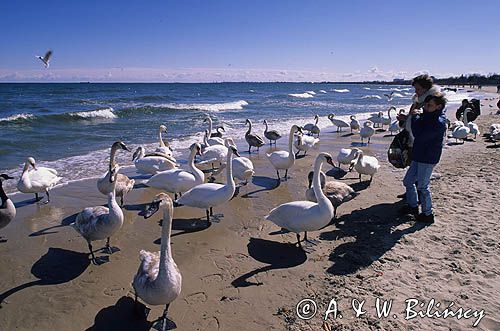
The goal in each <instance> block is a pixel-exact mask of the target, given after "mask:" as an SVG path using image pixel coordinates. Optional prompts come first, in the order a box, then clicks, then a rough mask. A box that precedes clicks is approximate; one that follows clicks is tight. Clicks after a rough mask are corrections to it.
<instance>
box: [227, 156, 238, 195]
mask: <svg viewBox="0 0 500 331" xmlns="http://www.w3.org/2000/svg"><path fill="white" fill-rule="evenodd" d="M226 164H227V172H226V175H227V176H226V177H227V178H226V180H227V181H226V183H227V185H229V187H231V188H235V186H236V184H235V183H234V179H233V152H232V150H231V149H230V148H229V150H228V151H227V162H226Z"/></svg>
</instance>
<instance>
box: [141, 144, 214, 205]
mask: <svg viewBox="0 0 500 331" xmlns="http://www.w3.org/2000/svg"><path fill="white" fill-rule="evenodd" d="M189 150H190V153H189V158H188V171H186V170H183V169H170V170H165V171H160V172H158V173H156V175H154V176H153V177H151V178H150V179H149V180H148V181H147V182H146V185H147V186H150V187H154V188H156V189H159V190H164V191H165V192H170V193H174V199H175V200H177V194H182V193H183V192H186V191H189V190H190V189H192V188H193V187H195V186H196V185H200V184H202V183H203V182H204V181H205V175H204V174H203V171H201V170H200V169H198V168H197V167H196V165H195V164H194V158H195V156H196V155H201V146H200V144H198V143H194V144H192V145H191V146H190V147H189Z"/></svg>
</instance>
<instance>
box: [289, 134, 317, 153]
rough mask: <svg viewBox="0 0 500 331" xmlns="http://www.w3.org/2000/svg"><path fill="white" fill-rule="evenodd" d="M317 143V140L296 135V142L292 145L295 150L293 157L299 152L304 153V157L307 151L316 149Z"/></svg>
mask: <svg viewBox="0 0 500 331" xmlns="http://www.w3.org/2000/svg"><path fill="white" fill-rule="evenodd" d="M318 143H319V138H314V137H311V136H305V135H303V134H298V135H297V140H296V141H295V142H294V144H293V145H294V146H295V148H296V149H297V152H296V153H295V157H297V156H298V155H299V153H300V152H304V155H306V154H307V151H309V150H310V149H311V148H317V146H318Z"/></svg>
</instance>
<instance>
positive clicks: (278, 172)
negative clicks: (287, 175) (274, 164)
mask: <svg viewBox="0 0 500 331" xmlns="http://www.w3.org/2000/svg"><path fill="white" fill-rule="evenodd" d="M276 175H278V182H279V181H280V179H281V178H280V171H279V170H276Z"/></svg>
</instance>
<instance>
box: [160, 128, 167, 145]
mask: <svg viewBox="0 0 500 331" xmlns="http://www.w3.org/2000/svg"><path fill="white" fill-rule="evenodd" d="M158 135H159V138H160V147H166V146H165V143H164V142H163V138H162V136H161V129H160V131H159V132H158Z"/></svg>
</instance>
